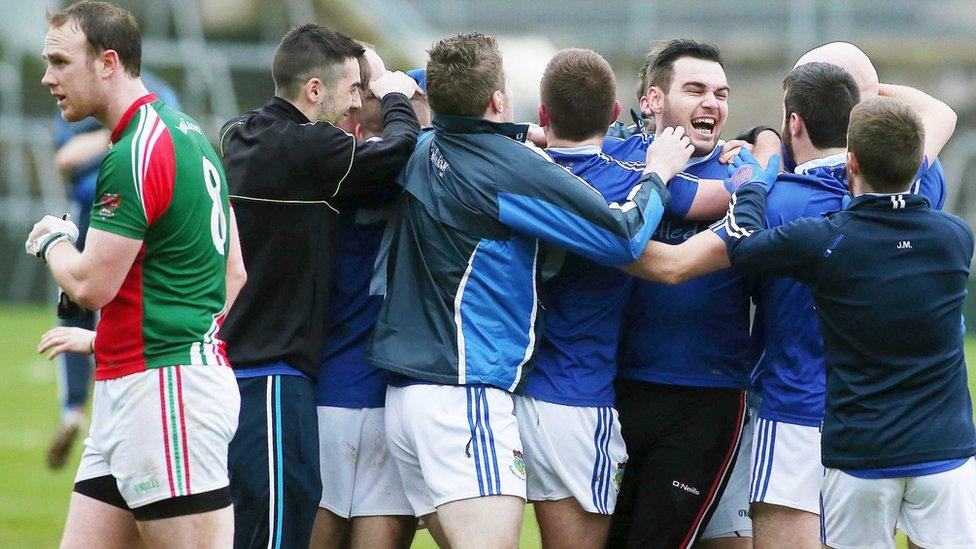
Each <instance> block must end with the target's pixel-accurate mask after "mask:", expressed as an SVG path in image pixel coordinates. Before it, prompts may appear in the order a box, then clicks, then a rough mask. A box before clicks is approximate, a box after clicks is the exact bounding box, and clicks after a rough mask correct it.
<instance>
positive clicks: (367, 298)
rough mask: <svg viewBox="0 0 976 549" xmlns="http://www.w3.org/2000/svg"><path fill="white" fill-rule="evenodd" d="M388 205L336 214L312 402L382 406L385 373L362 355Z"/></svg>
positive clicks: (382, 275) (375, 298) (385, 247)
mask: <svg viewBox="0 0 976 549" xmlns="http://www.w3.org/2000/svg"><path fill="white" fill-rule="evenodd" d="M389 218H390V213H389V212H388V211H377V210H367V209H360V210H358V211H356V212H355V214H353V215H349V214H344V215H342V216H341V217H340V227H339V231H338V237H337V238H338V243H337V246H338V249H337V254H336V256H337V257H336V271H335V277H334V278H333V280H332V292H331V293H332V295H331V299H330V301H329V316H328V318H329V323H328V326H327V327H326V333H325V348H324V350H323V357H322V370H321V373H320V374H319V378H318V382H317V383H316V385H315V405H316V406H338V407H342V408H382V407H383V405H384V404H383V403H384V402H385V400H386V383H387V373H386V371H385V370H380V369H378V368H374V367H373V366H371V365H369V364H368V363H367V362H366V360H365V358H364V357H365V355H366V344H367V343H368V342H369V336H370V335H371V334H372V333H373V327H374V326H375V325H376V319H377V318H379V314H380V307H382V305H383V296H384V295H385V294H386V261H387V258H388V257H389V245H390V239H389V238H386V239H384V238H383V236H384V233H385V232H386V227H387V222H388V220H389Z"/></svg>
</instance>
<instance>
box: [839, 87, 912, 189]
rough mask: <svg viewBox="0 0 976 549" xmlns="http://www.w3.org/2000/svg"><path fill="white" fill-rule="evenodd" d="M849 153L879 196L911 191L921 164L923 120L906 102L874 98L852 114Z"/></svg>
mask: <svg viewBox="0 0 976 549" xmlns="http://www.w3.org/2000/svg"><path fill="white" fill-rule="evenodd" d="M847 139H848V150H849V151H850V152H851V153H853V154H854V157H855V158H857V165H858V166H859V167H860V172H861V176H862V177H863V178H864V180H865V181H866V182H867V184H868V185H869V186H870V187H871V188H872V189H873V190H875V191H877V192H898V191H904V190H906V189H908V187H909V186H910V185H911V183H912V181H913V180H914V179H915V174H916V173H917V172H918V167H919V165H921V163H922V154H923V149H922V148H923V144H924V143H925V130H924V128H923V126H922V119H921V118H919V116H918V114H916V113H915V111H914V110H912V108H911V107H909V106H908V104H907V103H905V102H904V101H901V100H898V99H894V98H891V97H875V98H873V99H869V100H867V101H865V102H863V103H859V104H857V105H856V106H855V107H854V109H853V110H852V111H851V121H850V126H849V127H848V130H847Z"/></svg>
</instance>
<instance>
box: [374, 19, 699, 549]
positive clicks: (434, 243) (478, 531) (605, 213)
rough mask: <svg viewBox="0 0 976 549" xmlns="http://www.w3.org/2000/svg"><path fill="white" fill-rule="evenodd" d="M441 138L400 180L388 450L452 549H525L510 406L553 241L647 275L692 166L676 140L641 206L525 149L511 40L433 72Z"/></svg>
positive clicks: (440, 47) (434, 58)
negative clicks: (645, 263)
mask: <svg viewBox="0 0 976 549" xmlns="http://www.w3.org/2000/svg"><path fill="white" fill-rule="evenodd" d="M427 94H428V98H429V100H430V106H431V109H432V110H433V111H434V112H435V113H436V115H435V117H434V131H433V136H432V137H431V138H429V139H427V140H426V141H424V142H422V143H421V144H420V146H419V147H418V149H417V151H416V152H415V153H414V154H413V156H412V157H411V159H410V162H409V163H408V164H407V167H406V169H405V171H404V174H403V175H402V176H401V178H400V182H401V184H402V185H403V187H404V188H405V190H406V195H405V197H404V199H403V201H402V202H401V204H400V208H399V211H398V217H399V219H398V221H397V226H396V233H395V240H394V242H395V244H394V249H393V250H392V252H391V253H392V254H393V255H392V256H391V257H392V259H393V268H392V272H391V278H390V286H389V288H388V295H387V298H386V301H384V303H383V308H382V310H381V312H380V319H379V322H378V323H377V325H376V329H375V331H374V333H373V339H372V342H371V346H370V349H369V351H368V355H367V359H368V360H369V361H370V362H372V363H373V364H374V365H376V366H379V367H382V368H385V369H388V370H390V371H392V372H394V373H395V374H396V376H395V377H394V379H392V380H391V386H390V387H389V388H388V389H387V394H386V429H387V438H388V440H389V444H390V447H391V451H392V452H393V455H394V457H395V458H396V460H397V466H398V467H399V470H400V475H401V477H402V479H403V483H404V488H405V490H406V492H407V498H408V499H409V500H410V504H411V506H412V507H413V509H414V513H415V514H417V515H419V516H423V518H424V522H425V523H426V524H427V525H428V526H430V528H431V532H432V533H433V534H434V535H435V539H438V541H439V542H440V543H441V544H442V545H446V544H449V545H450V546H451V547H456V548H457V547H515V546H516V545H517V543H518V532H519V525H520V523H521V519H522V508H523V505H524V499H525V475H526V469H525V464H524V459H523V457H524V456H523V454H522V444H521V442H520V439H519V433H518V424H517V421H516V418H515V416H514V415H513V413H512V409H513V401H512V396H511V394H510V391H512V390H513V389H515V387H516V386H517V385H518V384H519V382H520V381H521V379H522V377H523V375H524V373H525V365H526V363H527V362H528V360H529V359H530V358H531V356H532V351H533V348H534V346H535V345H534V343H535V337H536V334H535V320H536V316H537V314H539V311H538V310H537V304H536V299H535V296H536V294H537V288H536V284H535V283H536V277H537V274H538V269H539V267H540V264H539V262H540V257H539V239H542V240H544V241H547V242H552V243H555V244H558V245H560V246H562V247H564V248H566V249H567V250H569V251H571V252H574V253H577V254H580V255H583V256H584V257H587V258H589V259H593V260H597V261H600V262H602V263H605V264H610V265H622V264H626V263H629V262H631V261H633V260H634V259H635V258H636V257H637V256H638V255H639V254H640V253H641V252H642V250H643V249H644V246H645V245H646V242H647V240H648V239H649V238H650V235H651V233H652V232H653V231H654V228H655V227H656V225H657V221H658V220H659V219H660V216H661V214H662V212H663V210H664V206H665V205H666V203H667V202H668V192H667V190H666V189H665V188H664V184H663V181H662V179H670V177H671V176H672V175H673V174H674V173H675V172H676V171H677V169H678V168H680V166H681V165H683V164H684V162H685V161H686V159H687V158H688V155H689V154H690V152H691V147H690V146H688V140H687V138H684V137H682V131H681V129H680V128H679V129H678V130H677V131H675V130H666V131H665V132H664V133H663V134H662V136H663V137H662V138H660V139H659V140H657V141H656V142H655V145H654V146H653V147H651V150H653V153H654V154H653V155H651V152H650V150H649V153H648V154H649V155H651V158H652V160H651V162H650V163H649V164H648V165H647V166H646V168H645V173H644V175H643V176H642V177H641V180H640V183H641V185H638V186H636V187H634V189H633V190H632V191H631V193H630V194H629V195H628V197H629V198H630V200H627V201H625V202H623V203H617V204H611V205H610V207H608V206H607V203H606V201H605V200H604V198H603V197H602V195H600V193H599V192H597V191H595V190H594V189H593V188H592V187H590V186H589V185H587V184H586V183H585V182H583V181H582V180H580V179H579V178H577V177H575V176H573V175H572V174H570V173H568V172H567V171H565V170H564V169H563V168H561V167H560V166H557V165H555V164H553V163H552V162H551V161H549V159H548V158H547V157H545V156H544V155H542V154H539V151H536V150H533V149H532V148H530V147H528V146H526V145H524V144H523V143H521V142H520V141H521V140H524V139H525V134H526V130H527V128H526V126H525V125H517V124H512V123H511V122H512V107H513V97H512V93H511V90H510V89H509V87H508V85H507V83H506V79H505V73H504V71H503V68H502V59H501V54H500V52H499V50H498V47H497V45H496V43H495V40H494V39H493V38H491V37H489V36H485V35H483V34H477V33H472V34H462V35H458V36H454V37H451V38H447V39H444V40H441V41H440V42H437V43H436V44H435V45H434V46H433V47H432V48H431V50H430V60H429V62H428V64H427Z"/></svg>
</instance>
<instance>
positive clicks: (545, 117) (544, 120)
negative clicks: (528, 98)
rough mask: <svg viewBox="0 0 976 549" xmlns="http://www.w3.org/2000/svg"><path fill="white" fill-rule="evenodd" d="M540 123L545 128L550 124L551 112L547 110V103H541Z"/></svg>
mask: <svg viewBox="0 0 976 549" xmlns="http://www.w3.org/2000/svg"><path fill="white" fill-rule="evenodd" d="M539 125H540V126H542V127H543V128H545V127H546V126H548V125H549V113H548V112H547V111H546V104H545V103H539Z"/></svg>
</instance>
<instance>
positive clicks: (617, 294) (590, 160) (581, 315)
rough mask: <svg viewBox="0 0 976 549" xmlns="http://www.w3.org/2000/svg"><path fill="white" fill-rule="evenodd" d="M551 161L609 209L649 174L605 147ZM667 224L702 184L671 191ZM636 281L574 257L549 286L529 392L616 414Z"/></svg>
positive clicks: (682, 180) (674, 184)
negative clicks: (627, 312) (623, 337)
mask: <svg viewBox="0 0 976 549" xmlns="http://www.w3.org/2000/svg"><path fill="white" fill-rule="evenodd" d="M546 152H548V153H549V155H550V156H551V157H552V159H553V160H554V161H555V162H556V163H557V164H559V165H560V166H563V167H564V168H566V169H568V170H570V171H571V172H573V173H574V174H576V175H578V176H579V177H581V178H583V180H585V181H586V182H587V183H589V184H590V185H592V186H593V187H594V188H596V190H598V191H600V193H601V194H602V195H603V197H604V199H605V200H606V201H607V202H608V203H614V202H618V203H619V202H623V201H625V200H626V199H627V195H628V194H629V193H630V191H631V189H632V188H633V187H634V185H636V184H637V182H638V180H639V179H640V177H641V174H642V173H643V171H644V167H645V165H644V163H643V162H623V161H620V160H616V159H614V158H612V157H610V156H609V155H606V154H604V153H603V152H601V150H600V147H598V146H584V147H574V148H559V149H555V148H550V149H547V150H546ZM668 191H669V192H670V193H671V203H670V205H668V207H667V208H666V209H665V216H673V217H682V216H684V215H685V214H687V213H688V210H689V209H690V207H691V204H692V202H693V201H694V199H695V194H696V193H697V192H698V182H697V179H696V178H692V177H676V178H674V179H672V180H671V182H670V183H669V184H668ZM632 281H633V278H631V277H630V276H629V275H627V274H626V273H624V272H623V271H621V270H620V269H616V268H613V267H606V266H603V265H600V264H598V263H594V262H592V261H590V260H587V259H584V258H582V257H580V256H578V255H575V254H567V255H566V257H565V259H564V260H563V262H562V265H561V268H560V270H559V272H558V274H556V275H555V276H554V277H553V278H551V279H550V280H547V281H546V282H545V283H544V284H542V286H541V288H540V292H539V302H540V306H541V307H542V309H543V311H544V314H545V322H544V323H543V324H542V331H541V337H540V338H539V347H538V350H537V351H536V353H535V355H534V356H533V358H532V361H531V366H532V369H531V371H530V372H529V374H528V375H527V376H526V378H525V384H524V387H523V388H522V392H523V393H524V394H526V395H528V396H531V397H533V398H536V399H539V400H543V401H546V402H552V403H555V404H562V405H567V406H613V405H614V391H613V378H614V376H615V375H616V372H617V361H616V353H617V342H618V340H619V338H620V325H621V322H622V320H623V310H624V306H625V305H626V303H627V299H628V296H629V295H630V287H631V282H632Z"/></svg>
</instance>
